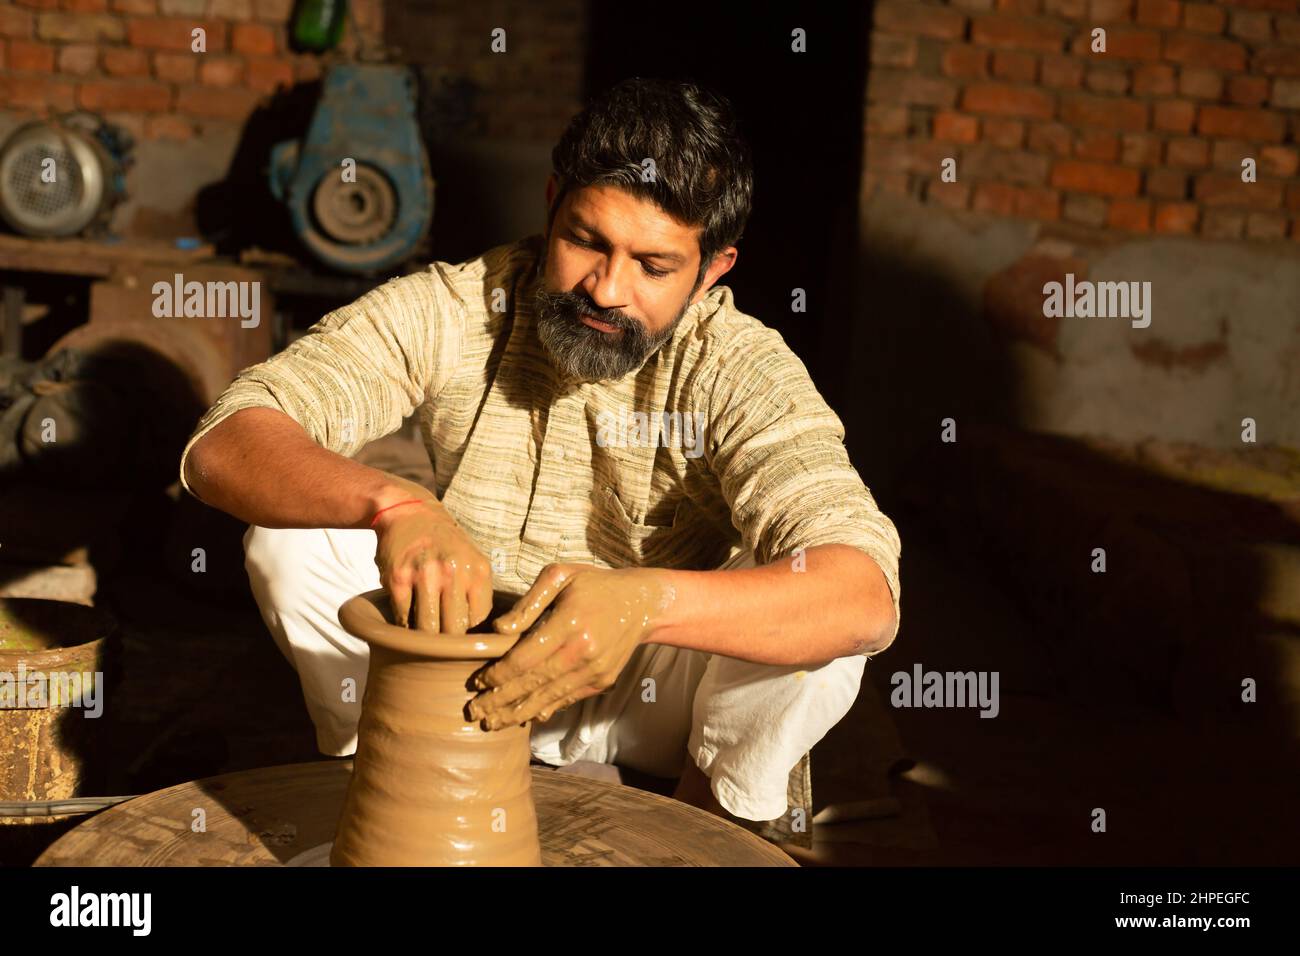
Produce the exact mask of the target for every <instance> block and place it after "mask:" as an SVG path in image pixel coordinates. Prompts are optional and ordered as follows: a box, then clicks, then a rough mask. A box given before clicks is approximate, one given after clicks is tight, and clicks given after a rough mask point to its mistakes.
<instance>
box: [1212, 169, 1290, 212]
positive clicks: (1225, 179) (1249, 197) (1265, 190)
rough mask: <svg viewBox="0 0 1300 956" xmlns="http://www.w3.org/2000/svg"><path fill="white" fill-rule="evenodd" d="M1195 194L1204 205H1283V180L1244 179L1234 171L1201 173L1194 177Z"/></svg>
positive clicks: (1261, 206) (1253, 206)
mask: <svg viewBox="0 0 1300 956" xmlns="http://www.w3.org/2000/svg"><path fill="white" fill-rule="evenodd" d="M1196 198H1197V200H1199V201H1200V202H1201V203H1203V204H1205V205H1206V206H1245V207H1247V208H1249V209H1277V208H1278V207H1279V206H1281V205H1282V184H1281V183H1279V182H1275V181H1273V180H1268V179H1261V180H1260V181H1259V182H1254V183H1243V182H1242V181H1241V176H1240V175H1239V174H1234V173H1202V174H1201V175H1200V176H1197V177H1196Z"/></svg>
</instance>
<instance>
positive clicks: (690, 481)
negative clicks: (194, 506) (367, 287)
mask: <svg viewBox="0 0 1300 956" xmlns="http://www.w3.org/2000/svg"><path fill="white" fill-rule="evenodd" d="M542 241H543V240H542V237H541V236H540V235H535V236H530V237H528V238H526V239H523V240H520V241H519V242H516V243H512V244H509V245H504V246H498V247H496V248H494V249H491V250H489V251H488V252H486V253H484V254H483V255H481V256H479V257H478V258H475V259H471V260H469V261H467V262H463V263H460V264H458V265H452V264H449V263H445V262H434V263H432V264H431V265H430V266H429V267H428V268H427V269H425V270H424V271H421V272H417V273H413V274H411V275H407V276H402V277H400V278H396V279H391V280H389V281H388V282H386V283H385V284H383V285H381V286H379V287H377V288H375V289H373V290H371V291H370V292H368V293H366V294H365V295H364V296H362V297H361V298H360V299H358V300H357V301H355V302H353V303H351V304H350V305H347V306H344V307H343V308H340V309H337V310H335V311H333V312H331V313H329V314H328V315H326V316H325V317H324V318H323V319H321V320H320V321H319V322H318V323H316V325H314V326H313V327H312V328H311V329H310V330H309V331H308V333H307V334H306V335H304V336H303V337H302V338H300V339H299V340H297V341H296V342H294V343H293V344H292V345H290V346H289V347H288V348H286V349H285V350H284V351H282V352H280V353H278V354H277V355H275V356H273V357H271V358H270V359H268V360H267V361H265V362H262V363H261V364H259V365H254V366H252V367H250V368H247V369H245V370H244V371H243V372H241V373H240V375H239V376H238V377H237V378H236V379H235V381H234V382H233V383H232V384H231V385H230V387H229V388H227V389H226V391H225V392H224V393H223V394H222V395H221V397H220V398H218V399H217V402H216V404H214V405H213V406H212V408H210V409H209V410H208V411H207V413H206V414H205V415H204V416H203V418H202V419H201V420H200V422H199V424H198V427H197V429H196V430H195V432H194V435H193V436H192V437H191V438H190V440H189V442H188V444H187V445H186V447H185V451H184V453H183V455H182V460H181V482H182V485H183V486H184V487H185V489H186V490H187V491H191V493H192V490H191V489H190V488H189V486H188V485H187V484H185V457H186V456H188V454H189V450H190V448H191V447H192V446H193V444H194V442H195V441H197V440H198V439H199V438H200V437H202V436H203V435H204V434H205V433H207V431H208V430H209V429H211V428H212V427H214V426H215V425H216V424H217V423H219V422H220V421H222V420H223V419H225V418H226V417H228V416H229V415H231V414H233V413H234V412H236V411H238V410H240V409H243V408H251V407H255V406H265V407H269V408H276V409H279V410H280V411H283V412H284V413H286V414H287V415H289V416H290V417H291V418H293V419H294V420H295V421H296V422H298V423H299V424H300V425H302V427H303V428H304V429H305V430H306V432H307V434H308V435H310V436H311V437H312V439H313V440H315V441H316V442H317V443H318V444H320V445H322V446H324V447H325V448H328V449H330V450H331V451H334V452H337V453H339V454H341V455H346V456H351V455H354V454H355V453H356V452H357V451H358V450H359V449H360V448H361V447H362V446H363V445H365V444H366V443H367V442H369V441H371V440H373V439H375V438H380V437H382V436H384V435H388V434H391V433H392V432H394V431H396V430H397V429H398V428H399V427H400V426H401V424H402V420H403V419H404V418H406V417H407V416H408V415H410V414H411V413H413V412H414V413H415V414H416V416H417V422H418V425H419V430H420V434H421V436H422V437H423V440H424V444H425V447H426V448H427V449H428V451H429V457H430V459H431V461H432V463H433V467H434V475H435V487H434V489H433V490H434V491H435V493H436V494H437V495H438V497H439V498H441V499H442V501H443V503H444V504H445V505H446V507H447V508H448V509H449V510H450V511H451V512H452V514H453V515H455V517H456V519H457V520H458V521H459V522H460V523H461V525H462V526H463V527H464V528H465V530H466V531H467V532H468V533H469V534H470V535H471V536H472V537H473V539H474V541H475V542H476V543H477V544H478V546H479V548H480V549H481V550H482V551H483V553H484V554H485V555H486V556H488V557H489V560H490V561H491V563H492V565H493V578H494V580H493V586H494V587H495V588H496V589H498V590H501V591H505V592H508V593H511V594H522V593H523V592H524V591H526V590H527V589H528V587H530V586H531V585H532V583H533V581H534V579H535V578H536V577H537V575H538V573H539V572H540V571H541V570H542V568H543V567H545V566H546V565H547V564H548V563H550V562H553V561H559V562H581V563H587V564H594V565H596V566H598V567H603V568H616V567H630V566H654V567H666V568H676V569H686V570H708V569H712V568H716V567H718V566H719V565H721V564H723V563H724V562H726V561H727V560H729V559H730V558H732V557H734V556H735V555H736V554H737V553H738V552H739V551H741V550H745V549H748V550H752V551H753V552H754V558H755V561H756V563H758V564H766V563H768V562H771V561H773V560H775V559H777V558H782V557H796V556H797V549H800V548H803V549H807V548H811V547H813V546H815V545H819V544H832V543H838V544H845V545H850V546H852V547H855V548H859V549H860V550H862V551H864V552H865V553H866V554H868V555H869V556H870V557H871V558H872V559H874V560H875V562H876V564H878V565H879V566H880V568H881V570H882V571H883V572H884V576H885V580H886V581H887V582H888V584H889V589H890V591H891V593H892V595H893V600H894V612H895V616H896V621H899V622H901V614H900V610H899V603H898V600H899V581H898V565H899V556H900V552H901V545H900V542H899V537H898V532H897V530H896V529H895V527H894V524H893V522H892V521H890V520H889V518H888V517H886V516H885V515H884V514H883V513H882V512H881V511H880V510H879V508H877V506H876V502H875V500H874V499H873V497H872V495H871V492H870V491H869V490H868V489H867V487H866V486H865V485H864V484H863V482H862V479H861V478H860V477H859V476H858V473H857V471H856V470H855V469H854V468H853V466H852V465H851V464H850V463H849V458H848V455H847V453H846V451H845V449H844V444H843V438H844V428H843V425H842V424H841V423H840V420H839V419H838V418H837V417H836V415H835V413H834V412H832V411H831V409H830V408H829V406H827V404H826V402H825V401H824V400H823V398H822V397H821V395H820V394H819V393H818V391H817V389H816V387H815V386H814V385H813V383H812V381H811V379H810V378H809V377H808V372H807V369H806V368H805V367H804V365H803V363H802V362H800V361H799V359H798V357H797V356H796V355H795V354H794V353H793V352H791V351H790V349H789V348H788V347H787V346H786V344H785V343H784V341H782V339H781V336H780V335H779V334H778V333H777V332H775V331H774V330H772V329H769V328H767V327H766V326H764V325H763V324H762V323H760V322H759V321H758V320H757V319H754V318H752V317H751V316H748V315H746V314H745V313H743V312H741V311H740V310H739V309H737V308H736V305H735V301H734V299H733V297H732V294H731V290H730V289H729V288H727V287H726V286H714V287H713V288H712V289H710V290H709V292H708V293H707V294H706V295H705V297H704V298H703V299H701V300H700V301H699V302H698V303H696V304H695V305H693V306H691V307H690V308H689V309H688V310H687V312H686V314H685V316H684V317H683V318H682V321H681V323H680V324H679V325H678V327H677V329H676V331H675V332H674V334H673V337H672V339H671V340H670V341H669V342H668V343H666V344H665V345H664V346H663V348H662V349H660V350H659V351H658V352H657V353H656V354H654V355H653V356H651V357H650V358H649V359H647V360H646V362H645V363H644V364H643V365H642V367H641V368H640V369H639V370H638V371H635V372H633V373H631V374H629V375H627V376H625V377H624V378H622V379H619V380H616V381H607V382H597V383H583V382H567V381H561V380H559V379H558V377H557V373H556V371H555V369H554V367H553V366H552V364H551V363H550V361H549V359H548V358H547V355H546V353H545V351H544V350H543V348H542V346H541V343H540V342H539V341H538V338H537V335H536V331H535V329H534V319H533V312H532V307H531V301H530V295H529V293H530V292H531V290H532V288H533V287H534V286H533V283H534V282H536V281H539V279H538V276H537V270H536V268H535V267H536V264H537V259H538V255H539V253H540V251H541V249H542ZM897 632H898V628H897V625H896V626H895V628H894V634H897ZM892 639H893V638H892V636H891V640H892Z"/></svg>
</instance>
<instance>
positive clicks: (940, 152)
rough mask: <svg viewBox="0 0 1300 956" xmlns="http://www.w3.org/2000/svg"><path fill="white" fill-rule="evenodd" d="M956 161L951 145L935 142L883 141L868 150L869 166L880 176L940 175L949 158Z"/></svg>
mask: <svg viewBox="0 0 1300 956" xmlns="http://www.w3.org/2000/svg"><path fill="white" fill-rule="evenodd" d="M950 158H953V147H952V144H951V143H938V142H933V141H931V140H919V139H913V140H893V139H886V140H879V141H877V142H876V143H874V144H872V145H870V146H868V148H867V165H868V166H869V167H870V169H871V170H872V171H873V172H877V173H921V174H923V175H927V176H934V175H937V174H938V172H939V167H940V165H941V164H942V163H943V161H944V160H945V159H950Z"/></svg>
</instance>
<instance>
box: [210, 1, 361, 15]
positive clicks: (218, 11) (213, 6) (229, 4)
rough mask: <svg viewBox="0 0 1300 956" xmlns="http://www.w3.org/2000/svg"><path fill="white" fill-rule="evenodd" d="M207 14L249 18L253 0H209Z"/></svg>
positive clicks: (251, 13) (251, 12)
mask: <svg viewBox="0 0 1300 956" xmlns="http://www.w3.org/2000/svg"><path fill="white" fill-rule="evenodd" d="M354 5H355V4H354ZM208 16H210V17H220V18H221V19H222V20H251V19H253V0H209V3H208Z"/></svg>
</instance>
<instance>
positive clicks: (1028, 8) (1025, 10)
mask: <svg viewBox="0 0 1300 956" xmlns="http://www.w3.org/2000/svg"><path fill="white" fill-rule="evenodd" d="M1039 6H1040V4H1039V2H1038V0H998V2H997V8H998V9H999V10H1003V11H1005V12H1007V13H1017V14H1020V15H1021V16H1025V17H1032V16H1034V15H1035V14H1037V13H1038V12H1039Z"/></svg>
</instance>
